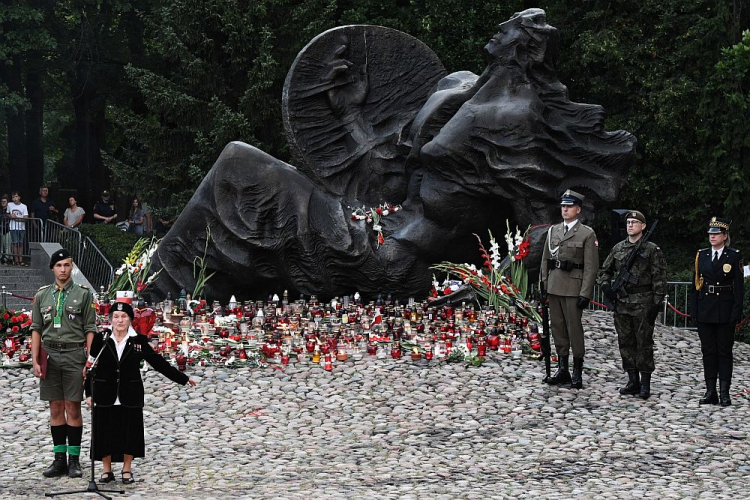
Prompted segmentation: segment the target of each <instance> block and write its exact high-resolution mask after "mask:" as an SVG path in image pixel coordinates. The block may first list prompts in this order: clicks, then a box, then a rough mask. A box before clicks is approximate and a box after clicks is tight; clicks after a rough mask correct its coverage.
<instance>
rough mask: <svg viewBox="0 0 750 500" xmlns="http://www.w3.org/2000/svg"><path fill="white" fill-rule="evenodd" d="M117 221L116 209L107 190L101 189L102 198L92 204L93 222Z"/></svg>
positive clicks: (112, 222)
mask: <svg viewBox="0 0 750 500" xmlns="http://www.w3.org/2000/svg"><path fill="white" fill-rule="evenodd" d="M116 222H117V209H116V208H115V204H114V202H113V201H112V199H111V198H110V196H109V191H107V190H104V191H102V198H101V199H100V200H99V201H97V202H96V204H95V205H94V223H96V224H114V223H116Z"/></svg>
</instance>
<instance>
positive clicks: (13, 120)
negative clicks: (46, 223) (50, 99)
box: [0, 56, 30, 197]
mask: <svg viewBox="0 0 750 500" xmlns="http://www.w3.org/2000/svg"><path fill="white" fill-rule="evenodd" d="M11 61H12V64H5V63H0V79H1V80H2V82H3V83H4V84H5V85H6V86H7V87H8V90H9V91H10V92H11V93H12V94H16V95H18V96H23V95H24V91H23V83H22V82H23V81H22V77H21V58H20V57H18V56H15V57H13V58H12V59H11ZM5 120H6V125H7V127H8V167H9V174H10V189H11V190H12V191H19V192H20V193H21V195H22V197H24V196H26V195H28V194H30V193H29V180H28V179H29V177H28V171H27V165H26V136H25V127H24V113H23V110H22V109H21V108H20V106H19V107H17V108H15V109H12V108H9V109H7V111H6V117H5Z"/></svg>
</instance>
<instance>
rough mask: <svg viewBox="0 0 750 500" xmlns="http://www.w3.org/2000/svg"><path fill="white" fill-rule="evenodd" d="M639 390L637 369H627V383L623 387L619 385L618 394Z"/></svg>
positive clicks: (633, 392) (637, 391) (634, 392)
mask: <svg viewBox="0 0 750 500" xmlns="http://www.w3.org/2000/svg"><path fill="white" fill-rule="evenodd" d="M640 392H641V378H640V377H639V376H638V370H628V383H627V384H625V387H620V394H623V395H625V394H633V395H635V394H639V393H640Z"/></svg>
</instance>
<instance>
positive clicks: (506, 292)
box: [500, 285, 510, 295]
mask: <svg viewBox="0 0 750 500" xmlns="http://www.w3.org/2000/svg"><path fill="white" fill-rule="evenodd" d="M500 290H502V291H503V293H504V294H506V295H507V294H508V293H510V292H508V287H506V286H505V285H500Z"/></svg>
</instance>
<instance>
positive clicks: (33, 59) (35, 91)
mask: <svg viewBox="0 0 750 500" xmlns="http://www.w3.org/2000/svg"><path fill="white" fill-rule="evenodd" d="M41 68H42V59H41V56H40V55H39V54H36V53H34V54H31V55H30V57H29V58H28V64H27V65H26V98H27V99H28V100H29V109H28V110H27V111H26V161H27V165H28V177H29V178H28V183H29V187H30V188H31V189H32V190H33V189H36V188H37V187H39V186H41V185H42V183H43V182H44V144H43V134H44V94H43V89H42V72H41Z"/></svg>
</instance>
